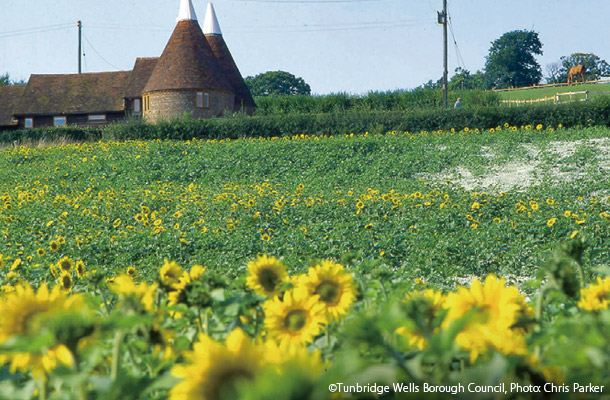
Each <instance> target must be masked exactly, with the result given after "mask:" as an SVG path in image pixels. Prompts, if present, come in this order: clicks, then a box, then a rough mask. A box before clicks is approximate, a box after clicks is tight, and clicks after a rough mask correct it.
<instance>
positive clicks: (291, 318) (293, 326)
mask: <svg viewBox="0 0 610 400" xmlns="http://www.w3.org/2000/svg"><path fill="white" fill-rule="evenodd" d="M306 323H307V313H306V312H305V311H304V310H292V311H290V312H289V313H288V315H286V318H284V328H286V330H288V331H290V332H299V331H300V330H301V329H303V327H304V326H305V324H306Z"/></svg>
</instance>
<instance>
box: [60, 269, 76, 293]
mask: <svg viewBox="0 0 610 400" xmlns="http://www.w3.org/2000/svg"><path fill="white" fill-rule="evenodd" d="M72 284H73V282H72V275H71V274H70V273H69V272H67V271H64V272H62V274H61V276H60V277H59V287H60V288H61V290H62V291H63V292H65V293H69V292H70V291H71V290H72Z"/></svg>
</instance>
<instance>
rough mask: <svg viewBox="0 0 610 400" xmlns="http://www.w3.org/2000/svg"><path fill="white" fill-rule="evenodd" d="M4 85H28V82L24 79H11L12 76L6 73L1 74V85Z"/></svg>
mask: <svg viewBox="0 0 610 400" xmlns="http://www.w3.org/2000/svg"><path fill="white" fill-rule="evenodd" d="M2 85H5V86H6V85H27V82H26V81H24V80H23V79H22V80H20V81H14V80H11V77H10V76H9V75H8V73H6V74H4V75H0V86H2Z"/></svg>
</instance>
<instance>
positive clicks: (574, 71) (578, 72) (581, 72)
mask: <svg viewBox="0 0 610 400" xmlns="http://www.w3.org/2000/svg"><path fill="white" fill-rule="evenodd" d="M585 72H587V67H585V66H584V65H576V66H574V67H572V68H570V72H568V85H571V84H572V79H574V78H578V77H579V76H580V81H581V82H584V81H585Z"/></svg>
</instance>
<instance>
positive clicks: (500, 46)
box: [485, 30, 542, 88]
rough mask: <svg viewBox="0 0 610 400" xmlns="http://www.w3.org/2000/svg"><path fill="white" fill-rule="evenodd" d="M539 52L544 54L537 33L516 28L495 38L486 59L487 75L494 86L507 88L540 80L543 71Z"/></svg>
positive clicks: (528, 84)
mask: <svg viewBox="0 0 610 400" xmlns="http://www.w3.org/2000/svg"><path fill="white" fill-rule="evenodd" d="M536 55H542V43H541V42H540V38H539V37H538V33H537V32H533V31H524V30H516V31H512V32H507V33H505V34H504V35H502V36H501V37H500V38H499V39H496V40H495V41H494V42H492V44H491V47H490V48H489V55H488V56H487V61H486V62H485V74H486V75H487V78H488V79H489V82H490V83H491V86H492V87H495V88H507V87H521V86H530V85H534V84H537V83H539V82H540V79H541V78H542V70H541V68H540V64H538V62H537V61H536V59H535V57H534V56H536Z"/></svg>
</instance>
